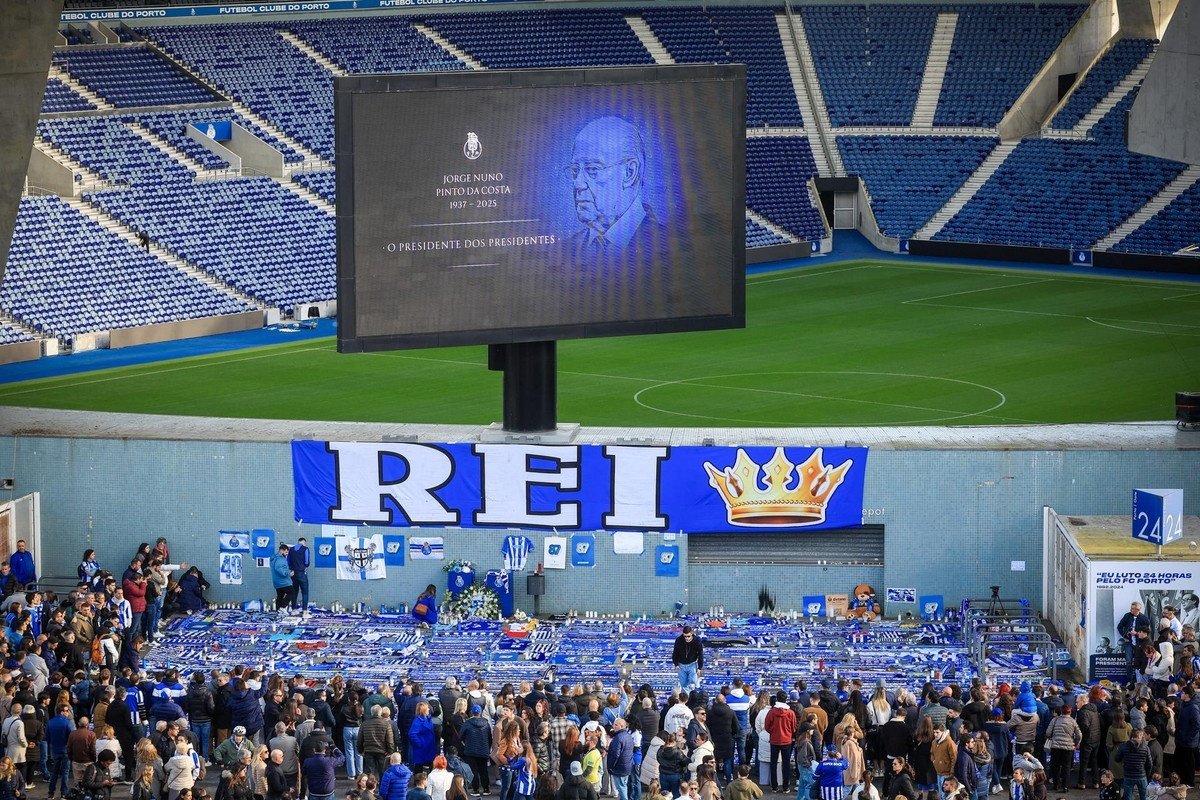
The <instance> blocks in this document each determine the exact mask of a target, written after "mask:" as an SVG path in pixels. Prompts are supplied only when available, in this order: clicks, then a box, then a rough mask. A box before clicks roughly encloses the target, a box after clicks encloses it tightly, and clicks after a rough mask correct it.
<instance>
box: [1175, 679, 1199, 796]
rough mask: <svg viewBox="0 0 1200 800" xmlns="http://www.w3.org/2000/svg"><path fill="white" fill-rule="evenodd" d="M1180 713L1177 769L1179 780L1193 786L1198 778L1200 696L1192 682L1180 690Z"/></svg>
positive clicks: (1176, 722) (1177, 724)
mask: <svg viewBox="0 0 1200 800" xmlns="http://www.w3.org/2000/svg"><path fill="white" fill-rule="evenodd" d="M1179 699H1180V700H1182V701H1183V702H1182V703H1181V704H1180V706H1179V713H1178V715H1177V717H1176V719H1175V771H1176V772H1178V773H1179V782H1180V783H1182V784H1183V785H1184V786H1191V785H1192V783H1193V782H1194V781H1195V779H1196V750H1197V748H1200V698H1197V697H1196V690H1195V689H1194V688H1192V686H1191V685H1190V684H1186V685H1184V687H1183V688H1182V689H1180V690H1179Z"/></svg>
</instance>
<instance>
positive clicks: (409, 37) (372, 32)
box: [288, 17, 466, 73]
mask: <svg viewBox="0 0 1200 800" xmlns="http://www.w3.org/2000/svg"><path fill="white" fill-rule="evenodd" d="M288 27H289V29H290V32H291V33H292V34H293V35H295V36H297V37H299V38H300V39H301V40H302V41H303V42H304V43H306V44H307V45H309V46H311V48H313V49H315V50H316V51H317V52H318V53H319V54H320V55H323V56H325V57H327V58H328V59H329V60H330V61H332V62H333V63H334V64H335V65H336V66H337V67H338V68H339V69H341V70H343V71H344V72H357V73H370V72H437V71H446V70H458V69H466V67H465V66H464V65H463V64H462V62H460V61H459V60H458V59H457V58H455V57H454V56H453V55H451V54H450V53H448V52H447V51H446V50H444V49H442V48H441V47H438V46H437V45H436V44H434V43H433V42H432V41H430V40H429V39H428V38H427V37H425V36H423V35H422V34H421V33H420V32H419V31H418V30H416V29H415V28H414V27H413V25H412V23H411V21H410V18H408V17H383V18H380V17H372V18H370V19H333V20H319V21H317V20H314V21H309V22H298V23H295V24H292V25H289V26H288Z"/></svg>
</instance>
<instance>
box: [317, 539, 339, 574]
mask: <svg viewBox="0 0 1200 800" xmlns="http://www.w3.org/2000/svg"><path fill="white" fill-rule="evenodd" d="M336 547H337V539H335V538H333V537H332V536H318V537H317V538H315V539H313V555H312V558H313V566H314V567H316V568H317V569H333V568H334V567H336V566H337V554H336V553H335V552H334V549H335V548H336Z"/></svg>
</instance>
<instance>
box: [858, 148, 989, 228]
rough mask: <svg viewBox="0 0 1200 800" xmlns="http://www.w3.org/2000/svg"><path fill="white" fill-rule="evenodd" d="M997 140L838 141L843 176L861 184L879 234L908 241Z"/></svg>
mask: <svg viewBox="0 0 1200 800" xmlns="http://www.w3.org/2000/svg"><path fill="white" fill-rule="evenodd" d="M996 144H997V140H996V139H990V138H986V137H967V136H839V137H838V148H839V149H840V150H841V152H842V161H843V162H844V163H845V164H846V171H847V172H848V173H850V174H851V175H859V176H860V177H862V178H863V180H864V181H866V184H867V191H868V192H869V193H870V195H871V208H872V209H873V210H874V212H875V219H876V221H877V222H878V223H879V229H880V230H881V231H883V233H885V234H886V235H888V236H894V237H897V238H901V239H907V238H911V237H912V236H913V234H915V233H916V232H917V230H918V229H920V227H921V226H922V225H924V224H925V223H926V222H928V221H929V219H930V218H931V217H932V216H933V215H934V213H935V212H937V210H938V209H940V208H941V207H942V206H943V205H945V204H946V203H947V202H948V201H949V200H950V198H951V197H952V196H953V195H954V193H955V192H956V191H957V190H958V188H959V187H960V186H962V185H963V183H964V182H965V181H966V180H967V178H969V177H970V176H971V174H972V173H974V172H975V170H976V169H977V168H978V167H979V165H980V164H981V163H982V162H983V160H984V159H985V158H986V157H987V155H988V153H990V152H991V151H992V149H993V148H994V147H995V146H996Z"/></svg>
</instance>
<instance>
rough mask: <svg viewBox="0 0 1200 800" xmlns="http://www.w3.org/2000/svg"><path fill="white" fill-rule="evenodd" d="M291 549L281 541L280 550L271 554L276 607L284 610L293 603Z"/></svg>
mask: <svg viewBox="0 0 1200 800" xmlns="http://www.w3.org/2000/svg"><path fill="white" fill-rule="evenodd" d="M290 550H291V548H289V547H288V546H287V545H286V544H284V543H281V544H280V545H279V550H278V551H276V553H275V555H273V556H271V585H272V586H274V587H275V609H276V610H277V611H283V610H284V609H286V608H287V607H288V606H290V605H291V604H292V568H291V566H289V565H288V552H289V551H290Z"/></svg>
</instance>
